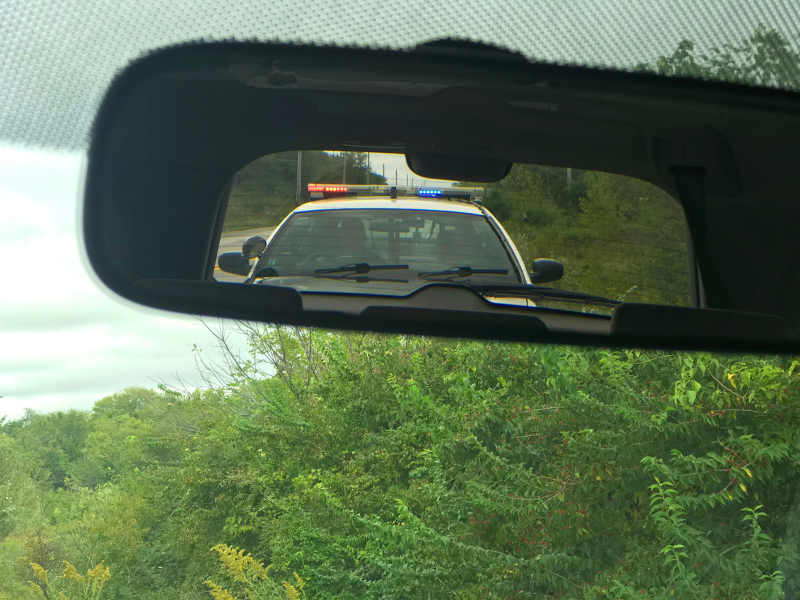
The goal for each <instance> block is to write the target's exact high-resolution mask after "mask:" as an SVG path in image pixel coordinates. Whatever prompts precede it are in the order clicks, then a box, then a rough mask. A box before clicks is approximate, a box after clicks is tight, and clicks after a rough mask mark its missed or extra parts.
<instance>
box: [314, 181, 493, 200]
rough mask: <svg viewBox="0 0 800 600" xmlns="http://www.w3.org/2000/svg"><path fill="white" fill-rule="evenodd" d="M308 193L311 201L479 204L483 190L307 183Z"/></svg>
mask: <svg viewBox="0 0 800 600" xmlns="http://www.w3.org/2000/svg"><path fill="white" fill-rule="evenodd" d="M308 192H309V195H310V196H311V199H312V200H320V199H323V198H336V197H341V196H389V197H398V198H404V197H405V198H407V197H419V198H442V199H452V200H463V201H467V202H477V203H478V204H480V203H481V200H482V195H483V192H484V189H483V188H459V187H449V188H432V187H399V186H392V185H337V184H333V183H309V184H308Z"/></svg>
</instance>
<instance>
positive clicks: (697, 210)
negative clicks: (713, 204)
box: [669, 165, 733, 310]
mask: <svg viewBox="0 0 800 600" xmlns="http://www.w3.org/2000/svg"><path fill="white" fill-rule="evenodd" d="M669 172H670V173H672V175H673V176H674V177H675V185H676V187H677V188H678V196H679V197H680V200H681V204H682V205H683V210H684V213H685V214H686V223H687V225H688V227H689V232H690V233H691V237H692V248H693V249H694V255H695V260H696V263H697V267H698V268H699V271H700V275H701V276H702V282H703V288H704V290H705V295H706V301H707V303H708V305H709V306H710V307H712V308H721V309H728V310H732V309H733V303H732V302H731V299H730V296H729V295H728V291H727V290H726V289H725V285H724V284H723V282H722V278H721V277H720V275H719V272H718V271H717V268H716V266H715V265H714V261H713V259H712V258H711V254H710V253H709V252H708V235H707V234H708V228H707V220H708V215H707V212H706V186H705V182H706V170H705V168H704V167H688V166H678V165H671V166H670V167H669Z"/></svg>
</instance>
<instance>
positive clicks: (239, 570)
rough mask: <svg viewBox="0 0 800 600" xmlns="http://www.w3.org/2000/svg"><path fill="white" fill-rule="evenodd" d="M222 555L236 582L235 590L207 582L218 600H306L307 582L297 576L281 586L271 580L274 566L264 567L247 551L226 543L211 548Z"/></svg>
mask: <svg viewBox="0 0 800 600" xmlns="http://www.w3.org/2000/svg"><path fill="white" fill-rule="evenodd" d="M211 551H212V552H216V553H217V554H219V561H220V564H221V566H222V569H223V571H225V573H226V574H227V575H228V576H229V577H231V578H232V579H233V584H234V585H233V587H232V590H233V591H231V590H229V589H225V588H224V587H223V586H221V585H219V584H217V583H216V582H214V581H212V580H210V579H209V580H207V581H205V582H204V583H205V585H206V586H208V588H209V591H210V592H211V595H212V596H213V597H214V600H240V599H241V600H303V599H305V597H306V595H305V592H304V588H305V585H306V582H305V581H304V580H303V579H302V578H301V577H300V576H299V575H298V574H297V573H294V579H295V580H294V582H293V583H289V582H288V581H284V582H282V584H281V585H279V584H278V583H277V582H276V581H274V580H272V579H270V577H269V572H270V569H272V565H268V566H266V567H265V566H264V563H262V562H259V561H258V560H256V559H255V558H253V557H252V556H251V555H250V554H246V553H245V551H244V550H240V549H239V548H232V547H231V546H228V545H226V544H217V545H216V546H214V547H213V548H211Z"/></svg>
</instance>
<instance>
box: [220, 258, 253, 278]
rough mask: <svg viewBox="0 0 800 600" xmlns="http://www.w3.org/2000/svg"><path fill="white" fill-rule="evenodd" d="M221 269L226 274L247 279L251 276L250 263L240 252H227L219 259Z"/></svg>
mask: <svg viewBox="0 0 800 600" xmlns="http://www.w3.org/2000/svg"><path fill="white" fill-rule="evenodd" d="M217 264H218V265H219V268H220V269H222V270H223V271H225V272H226V273H231V274H233V275H241V276H242V277H247V276H248V275H250V261H249V260H248V259H247V257H245V255H244V254H242V253H240V252H226V253H225V254H220V255H219V258H218V259H217Z"/></svg>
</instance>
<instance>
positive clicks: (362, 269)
mask: <svg viewBox="0 0 800 600" xmlns="http://www.w3.org/2000/svg"><path fill="white" fill-rule="evenodd" d="M401 269H408V265H370V264H367V263H352V264H349V265H343V266H341V267H333V268H331V269H317V270H316V271H314V277H324V276H326V275H327V274H328V273H369V272H370V271H392V270H401Z"/></svg>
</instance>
